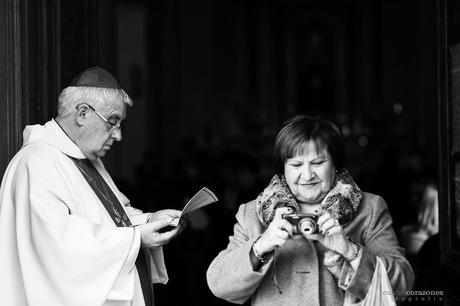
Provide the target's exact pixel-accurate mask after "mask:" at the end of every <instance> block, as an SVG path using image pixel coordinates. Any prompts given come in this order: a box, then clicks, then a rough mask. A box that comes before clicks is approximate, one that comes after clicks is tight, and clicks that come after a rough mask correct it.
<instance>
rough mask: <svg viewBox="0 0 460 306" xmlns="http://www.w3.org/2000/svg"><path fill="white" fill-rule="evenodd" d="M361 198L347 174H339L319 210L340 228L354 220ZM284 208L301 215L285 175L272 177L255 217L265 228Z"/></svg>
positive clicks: (260, 196) (258, 200) (258, 198)
mask: <svg viewBox="0 0 460 306" xmlns="http://www.w3.org/2000/svg"><path fill="white" fill-rule="evenodd" d="M361 198H362V192H361V190H360V189H359V187H358V185H356V183H355V182H354V181H353V178H352V177H351V175H350V173H349V172H348V170H346V169H342V170H338V171H337V172H336V177H335V182H334V185H333V187H332V189H331V190H330V191H329V193H328V194H327V195H326V197H325V198H324V199H323V201H322V202H321V209H322V210H323V211H327V212H328V213H329V214H331V216H332V217H333V218H335V219H337V220H339V223H340V224H341V225H343V224H346V223H348V222H350V221H351V220H352V219H353V217H354V216H355V214H356V212H357V211H358V207H359V203H360V202H361ZM285 206H289V207H292V208H293V209H294V211H295V212H296V213H300V212H301V211H302V210H301V208H300V205H299V203H297V200H296V198H295V196H294V195H293V194H292V192H291V190H290V189H289V186H288V185H287V183H286V179H285V178H284V175H283V176H281V177H280V176H279V175H275V176H274V177H273V178H272V179H271V181H270V184H269V185H268V186H267V187H266V188H265V189H264V191H263V192H262V193H261V194H260V195H259V196H258V197H257V199H256V212H257V217H258V218H259V220H260V222H261V223H262V224H263V225H264V226H265V227H267V226H268V224H270V222H271V221H272V220H273V218H274V216H275V211H276V209H277V208H278V207H285Z"/></svg>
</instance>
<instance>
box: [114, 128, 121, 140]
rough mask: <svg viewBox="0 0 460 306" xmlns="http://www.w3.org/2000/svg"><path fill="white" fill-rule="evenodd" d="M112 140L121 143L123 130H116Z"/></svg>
mask: <svg viewBox="0 0 460 306" xmlns="http://www.w3.org/2000/svg"><path fill="white" fill-rule="evenodd" d="M112 138H113V140H115V141H121V139H122V138H123V136H122V135H121V129H118V130H116V131H115V132H113V133H112Z"/></svg>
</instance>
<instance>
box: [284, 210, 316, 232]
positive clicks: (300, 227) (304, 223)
mask: <svg viewBox="0 0 460 306" xmlns="http://www.w3.org/2000/svg"><path fill="white" fill-rule="evenodd" d="M318 217H319V216H318V215H315V214H286V215H283V219H286V220H287V221H288V222H289V223H291V224H292V225H293V226H294V234H307V235H311V234H317V233H319V228H318V223H317V221H318Z"/></svg>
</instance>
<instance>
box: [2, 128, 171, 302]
mask: <svg viewBox="0 0 460 306" xmlns="http://www.w3.org/2000/svg"><path fill="white" fill-rule="evenodd" d="M67 155H69V156H72V157H74V158H85V156H84V155H83V153H82V152H81V151H80V149H78V147H77V146H76V145H75V143H73V142H72V140H71V139H70V138H69V137H68V136H67V135H66V134H65V133H64V132H63V130H62V129H61V128H60V127H59V125H58V124H57V123H56V122H55V121H54V120H51V121H49V122H47V123H46V124H45V125H44V126H42V125H34V126H27V127H26V128H25V129H24V144H23V147H22V149H21V150H20V151H19V152H18V153H17V154H16V155H15V156H14V158H13V159H12V160H11V162H10V164H9V165H8V168H7V170H6V172H5V174H4V177H3V181H2V185H1V189H0V300H1V304H2V305H8V306H14V305H39V306H42V305H47V306H54V305H55V306H72V305H78V306H92V305H104V306H108V305H135V306H138V305H141V306H142V305H144V300H143V296H142V289H141V286H140V281H139V276H138V274H137V270H136V266H135V260H136V257H137V254H138V252H139V249H140V232H139V229H137V228H135V227H116V226H115V223H114V222H113V221H112V219H111V217H110V215H109V214H108V212H107V211H106V209H105V208H104V206H103V205H102V203H101V202H100V200H99V198H98V197H97V195H96V194H95V193H94V192H93V190H92V189H91V187H90V185H89V184H88V183H87V181H86V180H85V178H84V177H83V175H82V174H81V172H80V171H79V170H78V168H77V167H76V166H75V165H74V163H73V161H72V160H71V159H70V158H69V157H68V156H67ZM94 165H95V167H96V168H97V170H98V171H99V173H100V174H101V175H102V177H103V178H104V180H105V181H106V182H107V184H108V185H109V186H110V188H111V189H112V191H113V192H114V194H115V195H116V196H117V198H118V199H119V201H120V203H122V205H123V206H124V209H125V210H126V212H127V214H128V216H129V217H130V219H131V221H132V223H133V225H136V224H141V223H145V222H146V220H147V218H148V216H149V214H144V213H142V212H141V211H140V210H137V209H135V208H133V207H131V206H130V205H129V200H128V199H127V198H126V197H125V196H124V195H123V194H122V193H121V192H120V191H119V190H118V189H117V187H116V186H115V184H114V182H113V181H112V179H111V178H110V176H109V174H108V173H107V171H106V170H105V168H104V166H103V164H102V161H101V160H99V159H98V160H97V161H96V162H94ZM146 252H149V253H150V266H151V272H152V280H153V282H159V283H166V282H167V280H168V276H167V273H166V268H165V266H164V260H163V251H162V249H161V248H157V249H154V250H147V251H146Z"/></svg>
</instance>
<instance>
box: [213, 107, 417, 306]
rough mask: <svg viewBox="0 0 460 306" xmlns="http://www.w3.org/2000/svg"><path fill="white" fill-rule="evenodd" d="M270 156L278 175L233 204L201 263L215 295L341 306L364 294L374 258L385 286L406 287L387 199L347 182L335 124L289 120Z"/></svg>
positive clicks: (408, 273) (408, 271)
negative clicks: (230, 224)
mask: <svg viewBox="0 0 460 306" xmlns="http://www.w3.org/2000/svg"><path fill="white" fill-rule="evenodd" d="M275 158H276V161H277V162H276V166H277V173H276V175H275V176H274V177H273V178H272V180H271V182H270V183H269V185H268V186H267V187H266V188H265V190H264V191H263V192H262V193H261V194H260V195H259V196H258V197H257V199H256V200H253V201H251V202H249V203H247V204H242V205H241V206H240V207H239V210H238V213H237V215H236V219H237V223H236V224H235V225H234V232H233V235H232V236H230V238H229V243H228V246H227V248H226V249H225V250H223V251H221V252H220V253H219V254H218V255H217V257H216V258H215V259H214V260H213V261H212V263H211V264H210V266H209V268H208V271H207V282H208V286H209V288H210V289H211V291H212V292H213V293H214V295H215V296H217V297H219V298H222V299H225V300H227V301H230V302H233V303H238V304H242V303H244V302H246V301H248V300H249V299H251V304H252V305H264V306H265V305H343V303H344V297H345V293H349V294H350V295H351V296H352V297H353V298H354V299H355V300H362V299H363V298H365V296H366V294H367V292H368V288H369V286H370V284H371V281H372V278H373V274H374V270H375V267H376V261H377V256H378V257H380V258H381V259H382V261H383V263H384V266H385V268H386V271H387V274H388V276H389V279H390V282H391V286H392V288H393V290H398V292H399V291H404V290H409V289H410V288H411V287H412V285H413V281H414V273H413V270H412V267H411V266H410V264H409V262H408V261H407V259H406V258H405V257H404V250H403V249H402V248H401V247H400V246H399V245H398V241H397V238H396V235H395V232H394V230H393V228H392V219H391V216H390V215H389V213H388V208H387V205H386V203H385V201H384V200H383V199H382V198H381V197H380V196H378V195H374V194H370V193H367V192H362V191H361V190H360V189H359V187H358V186H357V185H356V183H355V182H354V181H353V179H352V177H351V175H350V173H349V172H348V171H347V170H346V168H345V160H346V158H345V145H344V142H343V139H342V136H341V133H340V130H339V129H338V127H337V126H336V125H334V124H333V123H332V122H330V121H328V120H325V119H322V118H319V117H311V116H305V115H303V116H297V117H294V118H292V119H291V120H289V121H288V122H287V123H286V124H285V125H284V126H283V128H282V129H281V130H280V132H279V133H278V135H277V137H276V141H275ZM293 214H294V215H293ZM298 214H308V215H309V217H308V218H307V217H305V216H304V217H302V218H299V219H294V216H297V215H298ZM294 220H297V221H298V223H297V222H294ZM299 220H301V221H299ZM315 225H316V226H317V228H316V229H315V227H314V226H315Z"/></svg>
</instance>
